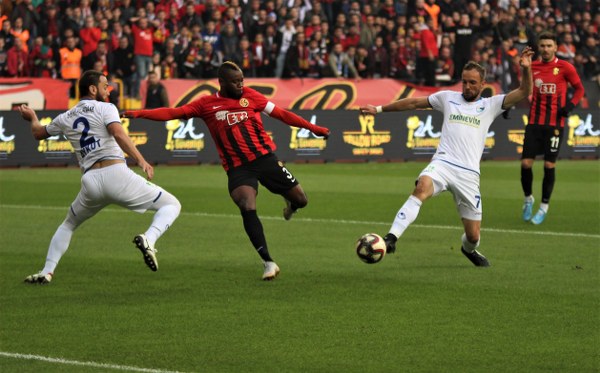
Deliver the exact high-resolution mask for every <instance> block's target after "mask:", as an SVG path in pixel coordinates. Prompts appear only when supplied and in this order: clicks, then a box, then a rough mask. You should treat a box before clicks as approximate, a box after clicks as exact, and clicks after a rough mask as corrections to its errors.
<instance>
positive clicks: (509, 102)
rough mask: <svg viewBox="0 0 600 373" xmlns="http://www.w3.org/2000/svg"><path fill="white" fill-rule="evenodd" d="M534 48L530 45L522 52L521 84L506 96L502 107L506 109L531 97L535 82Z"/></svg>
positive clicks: (520, 63)
mask: <svg viewBox="0 0 600 373" xmlns="http://www.w3.org/2000/svg"><path fill="white" fill-rule="evenodd" d="M533 54H534V52H533V49H531V48H530V47H525V49H523V51H522V52H521V57H520V58H519V65H521V70H522V72H523V74H522V75H521V84H520V85H519V88H517V89H515V90H513V91H510V92H509V93H508V94H507V95H506V97H505V98H504V104H503V105H502V109H504V110H506V109H509V108H511V107H513V106H514V105H515V104H516V103H517V102H519V101H521V100H523V99H524V98H527V97H529V95H531V91H532V89H533V83H532V78H531V57H532V56H533Z"/></svg>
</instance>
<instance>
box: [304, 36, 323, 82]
mask: <svg viewBox="0 0 600 373" xmlns="http://www.w3.org/2000/svg"><path fill="white" fill-rule="evenodd" d="M325 53H326V52H325ZM326 67H327V61H326V60H325V56H324V54H323V51H322V50H321V48H320V47H319V43H318V41H317V39H314V38H313V39H310V41H309V42H308V72H307V74H306V77H307V78H314V79H319V78H321V77H323V74H324V73H323V70H324V69H325V68H326Z"/></svg>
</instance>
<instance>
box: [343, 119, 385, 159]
mask: <svg viewBox="0 0 600 373" xmlns="http://www.w3.org/2000/svg"><path fill="white" fill-rule="evenodd" d="M358 120H359V122H360V131H344V132H343V134H344V142H345V143H346V144H350V145H352V146H353V147H354V148H353V149H352V155H357V156H361V155H383V148H382V147H381V145H383V144H387V143H389V142H390V141H392V135H391V133H390V131H375V117H374V116H373V115H359V116H358Z"/></svg>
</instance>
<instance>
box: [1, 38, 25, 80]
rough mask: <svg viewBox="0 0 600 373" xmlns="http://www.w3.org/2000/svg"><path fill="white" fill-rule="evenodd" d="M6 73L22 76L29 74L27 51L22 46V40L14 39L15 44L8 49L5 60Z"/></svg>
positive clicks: (17, 76)
mask: <svg viewBox="0 0 600 373" xmlns="http://www.w3.org/2000/svg"><path fill="white" fill-rule="evenodd" d="M6 71H7V75H8V76H10V77H16V78H22V77H25V76H29V53H27V51H26V50H25V48H24V45H23V41H22V40H21V39H19V38H16V39H15V45H13V47H12V48H10V49H9V50H8V53H7V61H6Z"/></svg>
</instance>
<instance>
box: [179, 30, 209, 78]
mask: <svg viewBox="0 0 600 373" xmlns="http://www.w3.org/2000/svg"><path fill="white" fill-rule="evenodd" d="M203 44H209V45H210V43H203V42H202V39H200V38H199V37H194V38H193V39H192V42H191V43H189V45H188V47H187V48H186V49H185V50H184V51H183V53H182V56H184V59H183V61H182V65H181V68H182V74H183V75H182V77H183V78H187V79H200V78H202V59H203V56H202V50H203ZM211 50H212V45H211Z"/></svg>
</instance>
